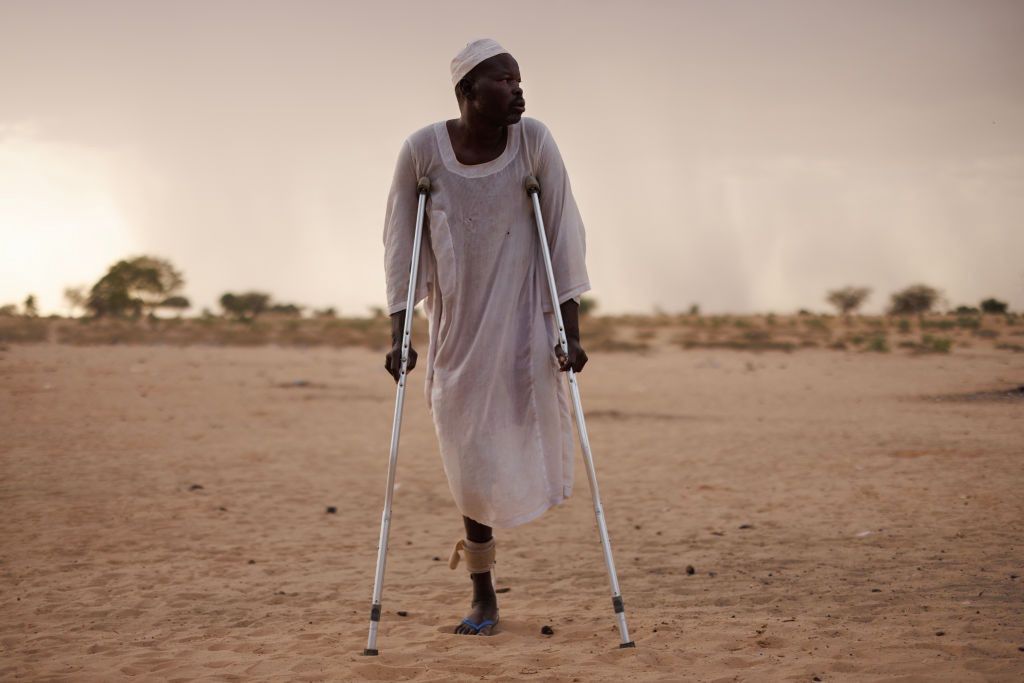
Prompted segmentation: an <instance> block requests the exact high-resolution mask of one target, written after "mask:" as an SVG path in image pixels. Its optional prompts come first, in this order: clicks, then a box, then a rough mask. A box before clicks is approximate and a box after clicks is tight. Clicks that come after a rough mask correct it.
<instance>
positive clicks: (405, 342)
mask: <svg viewBox="0 0 1024 683" xmlns="http://www.w3.org/2000/svg"><path fill="white" fill-rule="evenodd" d="M416 192H417V193H418V194H419V204H418V206H417V207H416V232H415V234H414V235H413V238H412V265H410V266H409V290H408V293H407V294H406V296H405V328H404V330H403V331H402V367H401V370H400V371H399V375H398V392H397V394H396V395H395V421H394V423H392V425H391V460H390V462H389V463H388V486H387V490H386V491H385V493H384V513H383V514H382V515H381V518H380V540H379V541H378V542H377V572H376V574H375V575H374V577H373V604H372V605H371V606H370V635H369V637H368V638H367V641H366V649H365V650H363V654H364V655H376V654H377V627H378V626H379V625H380V594H381V591H382V590H383V588H384V564H385V562H386V561H387V554H388V532H389V531H390V530H391V500H392V498H393V497H394V493H395V469H396V467H397V465H398V437H399V435H400V434H401V431H402V406H403V405H404V404H405V380H406V377H407V372H406V367H407V366H408V363H409V345H410V343H411V342H412V336H411V335H412V319H413V310H412V309H413V306H414V305H415V304H416V271H417V270H418V268H419V263H420V241H421V237H422V235H423V213H424V211H425V210H426V205H427V195H428V194H430V178H427V177H426V176H423V177H422V178H420V179H419V181H418V182H417V183H416Z"/></svg>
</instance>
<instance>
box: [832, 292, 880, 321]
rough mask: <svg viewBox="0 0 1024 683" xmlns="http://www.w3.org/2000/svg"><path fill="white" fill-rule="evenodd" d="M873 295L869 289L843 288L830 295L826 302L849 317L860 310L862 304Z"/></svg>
mask: <svg viewBox="0 0 1024 683" xmlns="http://www.w3.org/2000/svg"><path fill="white" fill-rule="evenodd" d="M870 295H871V289H870V288H868V287H843V288H842V289H835V290H832V291H831V292H829V293H828V295H827V296H826V297H825V300H826V301H828V302H829V303H830V304H832V305H833V306H835V307H836V309H837V310H838V311H839V313H840V314H842V315H849V314H850V313H852V312H854V311H856V310H857V309H858V308H860V306H861V304H863V303H864V301H865V300H866V299H867V298H868V297H869V296H870Z"/></svg>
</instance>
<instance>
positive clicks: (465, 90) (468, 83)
mask: <svg viewBox="0 0 1024 683" xmlns="http://www.w3.org/2000/svg"><path fill="white" fill-rule="evenodd" d="M456 87H457V88H458V89H459V92H460V93H462V97H464V98H465V99H467V100H468V99H472V96H473V81H472V80H470V79H468V78H463V79H462V80H461V81H459V84H458V86H456Z"/></svg>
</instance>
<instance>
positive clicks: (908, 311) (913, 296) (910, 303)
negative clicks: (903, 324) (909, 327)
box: [889, 284, 941, 315]
mask: <svg viewBox="0 0 1024 683" xmlns="http://www.w3.org/2000/svg"><path fill="white" fill-rule="evenodd" d="M940 296H941V294H940V292H939V290H937V289H935V288H934V287H929V286H928V285H921V284H918V285H911V286H910V287H907V288H906V289H904V290H902V291H899V292H896V293H895V294H893V295H892V303H891V305H890V306H889V314H890V315H921V314H922V313H927V312H928V311H930V310H932V308H933V307H934V306H935V304H936V303H938V301H939V298H940Z"/></svg>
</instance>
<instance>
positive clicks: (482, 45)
mask: <svg viewBox="0 0 1024 683" xmlns="http://www.w3.org/2000/svg"><path fill="white" fill-rule="evenodd" d="M507 53H508V50H506V49H505V48H503V47H502V46H501V45H498V43H497V41H494V40H491V39H490V38H481V39H479V40H474V41H473V42H471V43H466V47H464V48H462V49H461V50H460V51H459V54H457V55H455V57H454V58H453V59H452V85H458V84H459V81H461V80H462V78H463V76H465V75H466V74H468V73H469V72H470V71H472V70H473V67H474V66H476V65H477V64H479V63H480V62H482V61H484V60H485V59H489V58H491V57H493V56H494V55H501V54H507Z"/></svg>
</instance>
